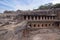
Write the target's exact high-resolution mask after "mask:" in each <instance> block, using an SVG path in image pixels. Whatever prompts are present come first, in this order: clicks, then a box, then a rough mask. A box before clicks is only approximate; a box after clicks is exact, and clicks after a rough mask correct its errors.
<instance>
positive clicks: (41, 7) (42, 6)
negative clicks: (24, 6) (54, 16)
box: [38, 3, 60, 9]
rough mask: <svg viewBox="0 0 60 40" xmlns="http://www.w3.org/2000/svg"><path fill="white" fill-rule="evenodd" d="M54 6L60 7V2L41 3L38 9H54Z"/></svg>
mask: <svg viewBox="0 0 60 40" xmlns="http://www.w3.org/2000/svg"><path fill="white" fill-rule="evenodd" d="M52 8H60V3H57V4H52V3H48V4H45V5H41V6H40V7H39V8H38V9H52Z"/></svg>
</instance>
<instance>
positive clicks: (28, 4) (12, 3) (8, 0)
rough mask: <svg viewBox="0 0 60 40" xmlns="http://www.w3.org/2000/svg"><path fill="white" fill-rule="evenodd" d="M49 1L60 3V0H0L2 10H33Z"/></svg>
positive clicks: (0, 10) (0, 9)
mask: <svg viewBox="0 0 60 40" xmlns="http://www.w3.org/2000/svg"><path fill="white" fill-rule="evenodd" d="M47 3H53V4H56V3H60V0H0V12H3V11H4V10H14V11H15V10H18V9H20V10H32V9H36V8H38V7H39V6H40V5H43V4H47Z"/></svg>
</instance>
